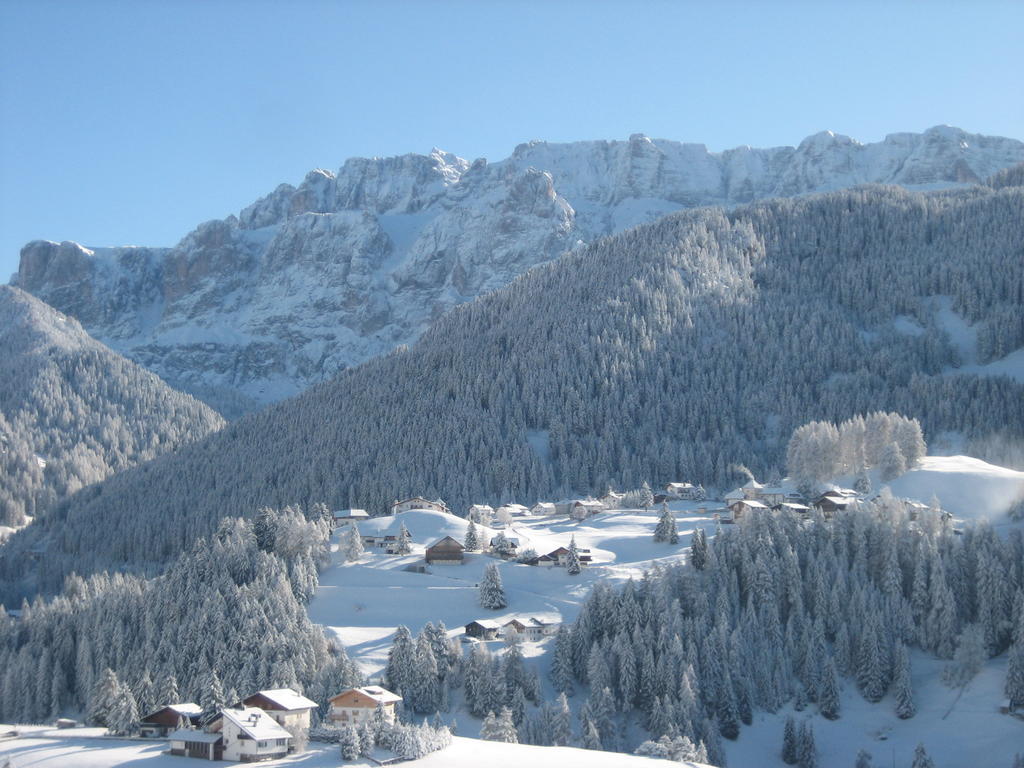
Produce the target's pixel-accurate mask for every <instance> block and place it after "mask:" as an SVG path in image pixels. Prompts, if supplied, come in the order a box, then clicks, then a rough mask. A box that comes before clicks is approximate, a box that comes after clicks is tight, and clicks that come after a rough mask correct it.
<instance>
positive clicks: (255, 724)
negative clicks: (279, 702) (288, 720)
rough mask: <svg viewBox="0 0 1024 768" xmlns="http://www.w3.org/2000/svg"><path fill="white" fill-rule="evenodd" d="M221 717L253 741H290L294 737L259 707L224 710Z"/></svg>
mask: <svg viewBox="0 0 1024 768" xmlns="http://www.w3.org/2000/svg"><path fill="white" fill-rule="evenodd" d="M221 715H223V716H224V719H225V720H230V721H231V722H232V723H234V724H235V725H236V726H238V728H239V729H240V730H241V731H242V733H244V734H245V735H246V736H248V737H249V738H251V739H256V740H257V741H259V740H260V739H290V738H291V737H292V735H291V734H290V733H289V732H288V731H286V730H285V729H284V728H282V727H281V726H280V725H278V723H277V721H276V720H275V719H274V718H272V717H271V716H270V715H268V714H267V713H266V712H264V711H263V710H262V709H259V708H258V707H244V708H242V709H223V710H221Z"/></svg>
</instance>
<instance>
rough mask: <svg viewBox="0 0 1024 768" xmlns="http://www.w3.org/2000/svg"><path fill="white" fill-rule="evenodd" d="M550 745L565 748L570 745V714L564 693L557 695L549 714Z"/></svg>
mask: <svg viewBox="0 0 1024 768" xmlns="http://www.w3.org/2000/svg"><path fill="white" fill-rule="evenodd" d="M550 727H551V743H552V744H553V745H554V746H556V747H567V746H569V744H571V743H572V713H571V712H570V710H569V700H568V699H567V698H566V696H565V692H564V691H563V692H561V693H559V694H558V699H556V701H555V706H554V709H553V711H552V714H551V724H550Z"/></svg>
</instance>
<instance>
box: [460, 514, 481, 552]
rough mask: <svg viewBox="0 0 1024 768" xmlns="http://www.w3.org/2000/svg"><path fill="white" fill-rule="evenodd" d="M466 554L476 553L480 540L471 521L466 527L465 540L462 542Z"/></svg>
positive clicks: (474, 524)
mask: <svg viewBox="0 0 1024 768" xmlns="http://www.w3.org/2000/svg"><path fill="white" fill-rule="evenodd" d="M463 546H465V548H466V551H467V552H476V551H477V550H478V549H480V538H479V536H478V534H477V530H476V523H474V522H473V521H472V520H470V521H469V525H468V526H466V540H465V541H464V542H463Z"/></svg>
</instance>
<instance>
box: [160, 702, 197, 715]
mask: <svg viewBox="0 0 1024 768" xmlns="http://www.w3.org/2000/svg"><path fill="white" fill-rule="evenodd" d="M167 709H170V710H173V711H175V712H177V713H178V714H179V715H181V716H182V717H195V716H197V715H201V714H203V708H202V707H200V706H199V705H198V704H193V703H192V702H191V701H187V702H185V703H184V704H168V705H167Z"/></svg>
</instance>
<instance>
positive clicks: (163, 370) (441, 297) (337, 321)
mask: <svg viewBox="0 0 1024 768" xmlns="http://www.w3.org/2000/svg"><path fill="white" fill-rule="evenodd" d="M1020 162H1024V143H1022V142H1019V141H1015V140H1012V139H1005V138H997V137H986V136H977V135H973V134H967V133H964V132H963V131H961V130H959V129H956V128H949V127H937V128H932V129H930V130H928V131H926V132H925V133H923V134H893V135H890V136H888V137H886V138H885V140H884V141H881V142H878V143H876V144H860V143H858V142H856V141H854V140H852V139H850V138H848V137H845V136H838V135H835V134H832V133H830V132H826V133H820V134H817V135H815V136H811V137H809V138H808V139H805V140H804V141H803V142H801V144H800V145H799V146H798V147H796V148H793V147H777V148H772V149H752V148H749V147H740V148H737V149H732V150H728V151H725V152H722V153H712V152H708V150H707V149H706V148H705V147H704V146H703V145H699V144H681V143H678V142H672V141H663V140H652V139H649V138H647V137H645V136H642V135H634V136H631V137H630V138H629V140H628V141H594V142H577V143H572V144H548V143H544V142H531V143H529V144H523V145H520V146H519V147H517V148H516V149H515V151H514V152H513V153H512V155H511V157H509V158H508V159H506V160H503V161H501V162H498V163H493V164H488V163H487V162H485V161H484V160H477V161H475V162H473V163H469V162H467V161H465V160H463V159H461V158H458V157H456V156H454V155H452V154H449V153H446V152H441V151H439V150H435V151H433V152H432V153H431V154H429V155H426V156H422V155H406V156H403V157H396V158H386V159H379V158H375V159H365V158H356V159H351V160H348V161H347V162H346V163H345V164H344V165H343V166H342V168H341V169H340V170H339V171H338V173H337V174H334V173H331V172H329V171H324V170H316V171H312V172H310V173H309V174H308V175H307V176H306V178H305V180H304V181H303V182H302V184H300V185H299V186H298V187H297V188H296V187H293V186H291V185H288V184H282V185H281V186H279V187H278V188H277V189H276V190H274V192H272V193H271V194H270V195H267V196H266V197H264V198H262V199H260V200H258V201H256V202H255V203H253V204H252V205H250V206H249V207H247V208H245V209H244V210H243V211H241V213H240V214H239V215H238V216H237V217H234V216H232V217H229V218H228V219H226V220H224V221H211V222H207V223H205V224H202V225H200V226H199V227H198V228H197V229H196V230H195V231H194V232H192V233H190V234H188V235H187V236H186V237H185V238H184V239H183V240H182V241H181V242H180V243H178V244H177V245H176V246H175V247H173V248H170V249H155V248H152V249H150V248H111V249H98V250H89V249H87V248H83V247H82V246H80V245H78V244H76V243H70V242H65V243H60V244H58V243H52V242H47V241H35V242H32V243H29V244H28V245H27V246H25V248H24V249H23V250H22V254H21V266H20V269H19V272H18V274H17V275H16V276H15V284H17V285H18V286H20V287H21V288H24V289H25V290H27V291H29V292H31V293H33V294H35V295H36V296H38V297H39V298H41V299H43V300H44V301H46V302H48V303H50V304H52V305H54V306H55V307H57V308H58V309H60V310H61V311H63V312H65V313H67V314H70V315H73V316H74V317H76V318H78V319H79V320H80V321H81V322H82V324H83V325H84V326H85V327H86V328H87V329H88V331H89V332H90V333H91V334H93V335H94V336H96V337H97V338H99V339H100V340H102V341H103V342H105V343H107V344H109V345H110V346H112V347H113V348H115V349H117V350H118V351H120V352H122V353H123V354H125V355H127V356H128V357H130V358H132V359H134V360H136V361H137V362H139V363H141V364H142V365H144V366H146V367H148V368H150V369H152V370H153V371H155V372H157V373H158V374H160V375H161V376H162V377H163V378H165V379H166V380H167V381H169V382H170V383H171V384H172V385H174V386H175V387H178V388H181V389H184V390H186V391H189V392H192V393H193V394H196V395H197V396H199V397H201V398H203V399H205V400H206V401H207V402H209V403H210V404H212V405H214V406H215V407H217V408H218V409H220V410H221V411H222V412H223V413H225V414H227V415H229V416H236V415H239V414H241V413H243V412H245V411H248V410H252V409H253V408H256V407H259V406H260V405H263V404H265V403H268V402H273V401H275V400H279V399H281V398H284V397H288V396H290V395H292V394H295V393H297V392H299V391H301V390H303V389H305V388H306V387H308V386H309V385H310V384H313V383H315V382H318V381H321V380H323V379H325V378H327V377H329V376H330V375H331V374H333V373H334V372H336V371H338V370H340V369H342V368H345V367H347V366H349V365H353V364H356V363H359V362H361V361H363V360H366V359H368V358H370V357H372V356H375V355H378V354H381V353H383V352H387V351H389V350H391V349H393V348H394V347H396V346H398V345H400V344H406V343H410V342H412V341H414V340H415V339H416V338H417V337H418V336H419V335H420V334H421V333H422V332H423V331H424V330H425V329H426V328H427V327H429V325H430V324H431V322H432V321H433V320H434V319H436V318H437V317H438V316H439V315H441V314H443V313H444V312H445V311H446V310H447V309H449V308H450V307H452V306H454V305H455V304H458V303H461V302H465V301H469V300H472V299H473V298H474V297H476V296H478V295H480V294H482V293H484V292H487V291H490V290H492V289H494V288H497V287H500V286H502V285H505V284H507V283H508V282H510V281H511V280H513V279H514V278H515V277H516V276H518V275H520V274H522V273H523V272H525V271H526V270H528V269H529V268H530V267H532V266H534V265H536V264H539V263H542V262H545V261H549V260H551V259H553V258H555V257H556V256H558V255H559V254H560V253H562V252H564V251H565V250H567V249H571V248H573V247H575V246H576V245H577V244H578V243H579V242H581V241H582V242H589V241H591V240H593V239H595V238H597V237H600V236H602V235H606V234H611V233H613V232H617V231H620V230H622V229H626V228H628V227H631V226H635V225H637V224H640V223H643V222H645V221H648V220H651V219H654V218H657V217H659V216H662V215H664V214H666V213H669V212H672V211H675V210H678V209H680V208H686V207H694V206H700V205H734V204H737V203H743V202H749V201H751V200H756V199H761V198H767V197H777V196H790V195H799V194H805V193H810V192H819V191H825V190H831V189H838V188H842V187H847V186H851V185H854V184H861V183H885V184H900V185H905V186H910V187H935V186H954V185H958V184H965V183H976V182H978V181H979V180H981V179H984V178H986V177H988V176H989V175H991V174H993V173H995V172H997V171H999V170H1001V169H1003V168H1006V167H1008V166H1011V165H1014V164H1016V163H1020Z"/></svg>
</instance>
